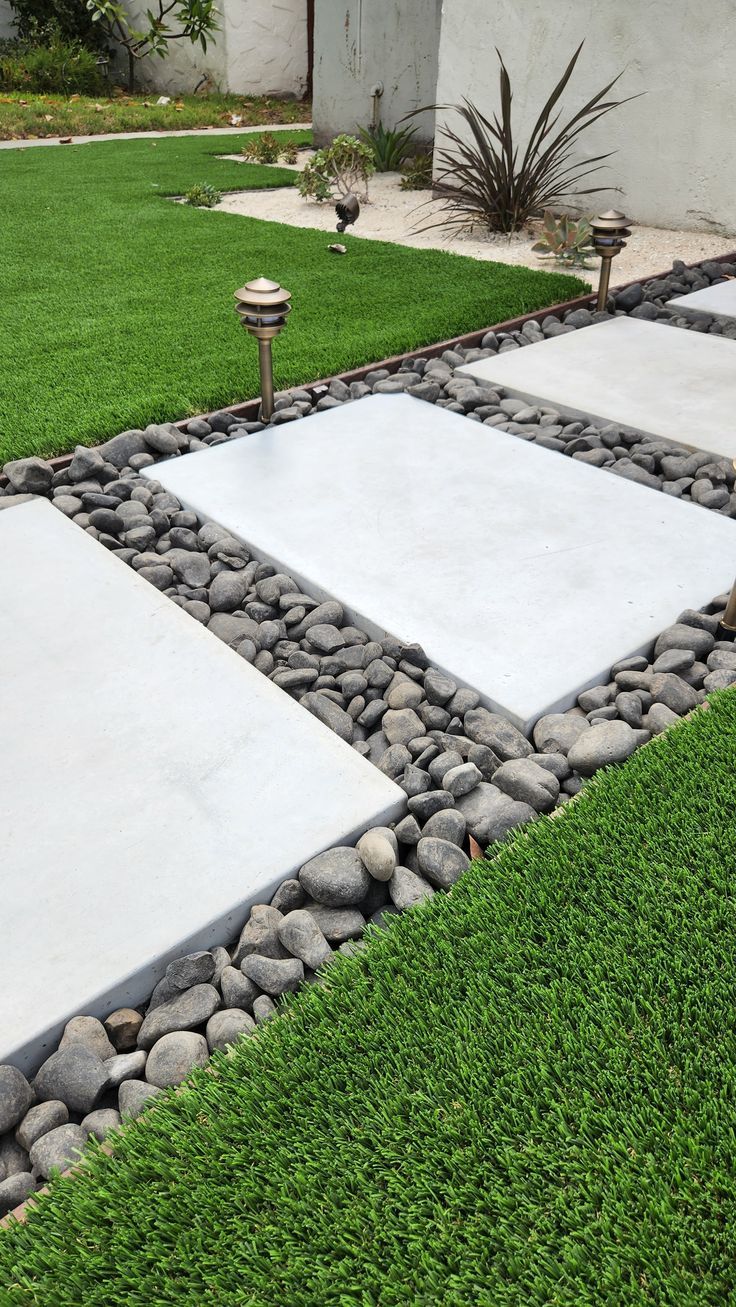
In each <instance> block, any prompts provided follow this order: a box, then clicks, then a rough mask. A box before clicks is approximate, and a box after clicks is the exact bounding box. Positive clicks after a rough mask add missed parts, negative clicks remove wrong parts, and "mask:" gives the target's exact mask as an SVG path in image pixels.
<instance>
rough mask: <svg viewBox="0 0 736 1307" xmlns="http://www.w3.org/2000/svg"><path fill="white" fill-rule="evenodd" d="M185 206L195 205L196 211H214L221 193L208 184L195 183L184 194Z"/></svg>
mask: <svg viewBox="0 0 736 1307" xmlns="http://www.w3.org/2000/svg"><path fill="white" fill-rule="evenodd" d="M184 199H185V200H186V203H187V204H195V205H196V206H197V208H198V209H214V207H215V205H216V204H219V203H220V200H221V199H222V192H221V191H218V190H216V188H215V187H214V186H211V185H210V183H209V182H197V183H196V185H194V186H190V187H189V190H188V191H185V192H184Z"/></svg>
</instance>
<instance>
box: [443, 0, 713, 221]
mask: <svg viewBox="0 0 736 1307" xmlns="http://www.w3.org/2000/svg"><path fill="white" fill-rule="evenodd" d="M582 36H586V37H587V39H586V43H585V45H584V47H583V52H582V54H581V56H580V60H579V62H578V65H577V68H576V70H575V73H574V74H573V78H572V80H571V82H570V83H569V85H568V89H567V92H566V99H565V103H566V104H567V105H569V106H570V107H572V108H576V107H580V106H581V105H582V104H583V103H584V102H585V101H586V100H587V99H588V98H590V96H591V95H593V94H595V92H597V91H598V90H600V89H601V88H602V86H603V85H605V83H606V82H608V81H610V80H611V78H612V77H614V76H615V75H616V74H617V73H618V72H620V71H621V70H622V69H624V70H625V72H624V76H623V77H622V78H621V80H620V82H619V84H618V86H617V87H616V88H615V91H614V92H613V93H614V94H618V95H622V96H624V95H635V94H637V93H639V92H642V91H643V92H646V94H645V95H644V96H643V97H642V98H641V99H639V100H635V101H634V102H633V103H631V104H627V105H625V106H624V107H623V108H621V109H617V110H615V111H614V112H613V113H612V114H610V115H609V116H607V117H606V118H604V119H602V120H601V122H600V123H598V124H596V125H595V126H594V127H593V128H591V130H590V132H588V133H586V134H585V135H584V136H583V137H582V138H581V153H583V152H584V153H589V154H591V155H593V154H599V153H602V152H604V151H607V150H616V151H617V153H616V154H615V155H614V157H613V158H612V159H610V160H609V161H608V162H609V165H610V167H609V169H608V170H607V171H606V172H605V173H602V174H600V177H601V182H600V183H595V182H594V183H593V184H606V183H607V182H609V181H610V183H611V184H612V185H614V186H621V187H622V192H621V193H620V194H612V193H610V192H609V193H605V194H599V195H594V196H591V197H590V199H589V200H587V201H586V200H584V201H581V203H582V206H583V207H584V208H587V209H595V210H597V211H599V212H600V211H601V210H602V209H604V208H606V207H609V206H610V205H611V204H615V206H616V207H617V208H622V207H623V208H624V210H625V211H626V212H627V213H628V214H629V216H631V217H632V218H634V219H635V220H637V221H639V222H643V223H651V224H653V225H656V226H664V227H685V228H693V229H703V230H707V231H715V232H724V233H727V234H730V233H734V232H736V182H734V169H733V166H732V159H733V140H734V124H735V123H736V4H735V3H734V0H706V3H705V4H703V0H676V3H671V0H616V3H615V4H612V3H611V0H554V2H553V3H550V0H523V4H519V2H518V0H444V5H443V19H442V36H441V42H440V54H439V80H438V88H437V100H438V102H439V103H442V102H449V103H455V102H456V101H457V100H458V99H460V97H461V96H463V95H465V96H467V97H468V99H470V100H472V101H473V102H474V103H475V104H476V105H477V106H478V108H479V109H480V110H481V111H483V112H484V113H486V114H488V113H489V112H490V111H492V110H494V109H495V108H496V107H497V104H498V77H497V59H496V54H495V47H496V46H498V48H499V50H500V51H501V53H502V54H503V56H504V61H505V63H506V66H507V68H508V70H509V74H510V76H511V82H512V88H513V92H514V112H515V124H516V127H517V129H518V131H519V134H520V138H521V139H522V141H525V140H526V136H527V133H528V131H529V128H530V126H531V124H532V123H533V121H534V119H535V118H536V116H537V114H538V113H539V110H540V109H541V107H542V104H543V102H544V99H545V98H546V95H547V94H548V93H549V91H550V90H551V89H552V87H553V86H554V84H555V82H556V81H557V80H558V78H559V76H560V75H561V73H562V71H563V68H564V66H565V64H566V63H567V61H568V60H569V58H570V56H571V55H572V52H573V50H574V49H575V47H576V46H577V45H578V43H579V41H580V40H581V37H582Z"/></svg>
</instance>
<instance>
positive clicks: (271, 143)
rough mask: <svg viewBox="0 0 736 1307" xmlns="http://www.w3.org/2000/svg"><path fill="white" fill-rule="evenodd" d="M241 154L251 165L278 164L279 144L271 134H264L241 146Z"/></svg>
mask: <svg viewBox="0 0 736 1307" xmlns="http://www.w3.org/2000/svg"><path fill="white" fill-rule="evenodd" d="M241 154H242V155H243V156H244V158H246V159H251V160H252V162H253V163H278V161H279V156H280V154H281V144H280V142H279V140H278V138H277V137H276V136H274V134H273V132H264V133H263V135H258V136H254V137H253V138H252V140H250V141H248V142H247V144H246V145H244V146H243V148H242V150H241Z"/></svg>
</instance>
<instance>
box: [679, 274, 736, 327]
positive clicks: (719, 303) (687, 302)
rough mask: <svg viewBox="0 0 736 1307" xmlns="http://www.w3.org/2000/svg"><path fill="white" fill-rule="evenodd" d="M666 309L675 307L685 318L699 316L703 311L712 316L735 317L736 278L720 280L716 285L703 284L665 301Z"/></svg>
mask: <svg viewBox="0 0 736 1307" xmlns="http://www.w3.org/2000/svg"><path fill="white" fill-rule="evenodd" d="M667 308H668V309H675V310H676V311H677V312H678V313H681V314H682V315H683V317H686V318H700V317H702V315H703V314H704V313H707V314H708V316H709V317H713V318H736V278H734V280H733V281H721V282H719V283H718V285H717V286H705V287H704V288H703V290H694V291H691V293H690V294H689V295H678V297H677V299H674V300H668V301H667Z"/></svg>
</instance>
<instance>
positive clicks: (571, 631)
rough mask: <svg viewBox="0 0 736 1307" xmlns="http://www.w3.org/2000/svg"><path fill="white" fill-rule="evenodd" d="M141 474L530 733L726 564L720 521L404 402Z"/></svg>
mask: <svg viewBox="0 0 736 1307" xmlns="http://www.w3.org/2000/svg"><path fill="white" fill-rule="evenodd" d="M591 330H592V328H591ZM581 334H583V333H581ZM683 334H684V333H683ZM564 339H565V340H567V339H570V338H569V337H564ZM536 349H537V347H536V346H535V347H533V348H532V347H530V348H529V349H528V350H525V351H524V353H525V354H533V353H534V352H535V350H536ZM539 352H540V353H542V352H543V351H542V347H541V346H539ZM150 471H151V476H153V477H155V478H156V479H157V480H159V481H160V482H161V483H162V485H164V486H165V487H166V489H167V490H170V491H172V492H173V493H174V494H175V495H177V496H178V498H179V499H180V500H181V501H182V502H183V503H184V504H186V505H187V506H188V507H189V508H193V509H194V510H195V511H196V512H197V513H199V514H200V515H201V516H202V517H206V518H210V519H212V520H214V521H215V522H218V523H220V524H221V525H222V526H225V527H227V529H228V530H229V531H231V532H232V534H233V535H236V536H238V537H240V538H241V539H242V540H244V541H245V542H246V543H247V544H248V545H249V546H250V547H251V548H252V549H253V551H254V553H255V554H256V556H257V557H263V558H267V559H268V560H269V561H270V562H272V563H276V564H277V566H278V567H279V568H280V569H283V570H284V571H286V572H287V573H288V574H289V575H290V576H293V577H294V579H295V580H296V581H297V582H298V584H299V585H300V586H302V587H303V588H304V589H305V590H306V591H307V592H308V593H310V594H314V595H316V596H318V597H320V598H327V597H332V598H336V599H339V600H340V602H341V603H342V604H343V605H344V607H345V608H346V610H347V612H348V614H349V617H350V620H351V621H354V622H356V623H357V624H358V625H359V626H363V627H364V628H365V629H366V630H368V631H369V632H370V633H371V634H372V635H374V636H378V637H379V638H380V636H381V635H382V634H385V633H386V632H390V633H391V634H392V635H395V636H397V637H399V638H400V639H403V640H407V641H412V640H417V641H419V642H420V643H421V644H422V645H423V646H424V648H425V650H426V652H427V654H428V656H429V657H430V659H431V660H432V662H433V663H435V664H436V665H437V666H439V667H440V668H441V669H443V670H445V671H447V672H449V673H450V675H452V676H453V677H455V678H456V679H457V680H458V681H460V682H462V683H463V684H465V685H470V686H472V687H473V688H475V689H476V690H478V691H479V692H480V693H481V694H482V696H483V699H484V701H485V703H486V704H488V705H489V706H491V707H493V708H496V709H499V710H500V711H502V712H504V713H506V714H507V715H508V716H509V717H511V718H512V720H513V721H514V722H516V723H517V724H519V725H521V726H524V727H528V726H529V725H530V724H531V723H532V722H534V721H535V720H536V718H537V717H539V716H541V715H542V714H543V713H545V712H552V711H554V710H556V709H557V708H559V707H563V706H564V707H567V706H569V705H570V704H572V703H573V702H574V700H575V697H576V695H577V694H578V692H579V691H580V690H582V689H584V688H586V687H587V686H589V685H594V684H596V683H597V682H599V681H600V680H601V678H602V677H603V676H605V675H607V673H608V670H609V668H610V666H611V664H612V663H614V662H615V661H616V660H617V659H619V658H622V657H625V656H628V655H629V654H633V653H636V652H640V651H641V650H643V649H644V648H645V647H646V646H647V645H648V643H649V642H650V641H653V640H654V639H655V637H656V636H657V635H658V634H659V632H660V631H661V630H662V628H663V627H665V626H666V625H668V624H669V623H670V622H672V621H673V620H674V618H675V617H676V616H677V614H678V612H679V611H680V610H681V609H683V608H686V607H690V606H692V607H697V606H699V605H701V604H703V603H706V602H708V601H709V600H710V599H711V598H712V597H713V595H714V594H717V593H719V592H720V591H722V590H723V589H724V588H725V587H726V586H727V585H729V584H730V582H731V580H732V579H733V573H734V570H736V523H735V522H733V521H731V520H730V519H727V518H724V517H720V516H717V515H716V514H714V513H709V512H708V511H707V510H706V509H701V508H698V507H696V506H694V505H692V504H684V503H681V502H680V501H678V500H676V499H671V498H669V497H668V496H666V495H659V494H656V493H654V492H653V491H652V490H649V489H647V488H646V487H643V486H640V485H636V484H634V483H632V482H630V481H624V480H623V479H622V478H620V477H615V476H611V475H610V474H609V473H606V472H602V471H601V470H600V469H598V468H594V467H590V466H588V465H587V464H584V463H581V462H578V461H574V460H572V459H569V458H565V457H562V456H561V455H560V454H557V453H554V452H552V451H551V450H548V449H543V448H541V447H540V446H537V445H531V444H527V443H525V442H524V441H521V440H518V439H517V438H516V437H515V436H512V435H509V434H507V433H506V432H501V431H497V430H496V429H495V428H492V427H486V426H483V425H482V424H480V423H476V422H470V421H468V419H467V418H464V417H461V416H459V415H458V414H455V413H448V412H447V411H446V410H445V409H441V408H437V407H435V406H434V405H432V404H426V403H423V402H422V401H421V400H418V399H412V398H409V397H407V396H383V395H381V396H378V395H376V396H373V397H371V398H367V399H362V400H359V401H358V402H357V403H352V404H346V405H344V406H343V407H340V408H336V409H332V410H329V411H328V412H325V413H318V414H316V415H314V416H313V417H309V418H306V419H304V420H302V421H297V422H290V423H288V424H284V425H283V426H279V427H272V428H271V429H269V430H266V431H263V432H258V433H257V434H256V435H252V436H247V437H245V438H243V439H241V440H234V441H231V442H228V443H225V444H222V445H218V446H216V447H215V448H214V449H210V450H206V451H202V452H201V453H196V454H188V455H186V456H185V457H183V458H176V459H171V460H167V461H166V462H164V463H159V464H157V465H156V467H155V468H152V469H151V470H150Z"/></svg>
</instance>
